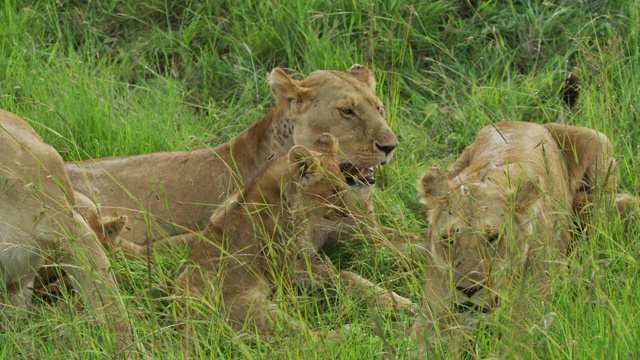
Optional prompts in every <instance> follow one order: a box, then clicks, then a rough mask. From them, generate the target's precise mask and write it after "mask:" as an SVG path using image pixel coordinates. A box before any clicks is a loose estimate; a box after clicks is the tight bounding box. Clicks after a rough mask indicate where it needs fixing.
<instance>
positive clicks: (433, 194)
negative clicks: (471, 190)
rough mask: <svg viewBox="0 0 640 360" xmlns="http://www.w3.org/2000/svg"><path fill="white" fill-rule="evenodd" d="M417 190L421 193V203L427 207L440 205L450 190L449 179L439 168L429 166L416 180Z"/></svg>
mask: <svg viewBox="0 0 640 360" xmlns="http://www.w3.org/2000/svg"><path fill="white" fill-rule="evenodd" d="M417 187H418V192H420V195H422V203H423V204H425V205H426V207H427V209H433V208H435V207H437V206H439V205H442V204H443V203H444V201H445V199H446V197H447V194H448V193H449V190H451V181H449V179H447V176H446V175H445V173H444V171H443V170H442V169H440V168H436V167H430V168H428V169H427V170H425V172H424V173H423V174H422V177H421V178H420V180H419V181H418V186H417Z"/></svg>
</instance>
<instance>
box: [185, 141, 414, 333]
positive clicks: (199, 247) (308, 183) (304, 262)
mask: <svg viewBox="0 0 640 360" xmlns="http://www.w3.org/2000/svg"><path fill="white" fill-rule="evenodd" d="M336 154H337V148H336V143H335V140H334V137H333V136H332V135H330V134H324V135H322V136H321V138H320V139H319V140H318V141H317V143H316V144H315V145H314V147H313V148H312V149H311V150H310V149H308V148H306V147H304V146H302V145H295V146H293V147H292V148H291V149H290V150H289V151H288V154H285V155H284V156H281V157H279V158H278V159H275V160H274V161H272V162H271V163H270V165H269V166H267V167H266V168H265V169H263V171H262V172H261V173H259V174H257V175H256V176H255V177H253V178H251V179H247V183H246V185H245V187H244V189H243V190H241V191H239V192H237V193H236V194H234V195H232V196H231V197H229V198H228V199H227V200H226V202H225V203H224V205H223V206H222V207H220V208H219V209H218V210H216V211H215V212H214V213H213V215H212V216H211V217H210V220H209V223H208V225H207V227H206V228H205V229H204V231H203V233H202V236H201V237H198V238H197V239H196V240H195V241H194V243H193V244H192V245H191V248H190V250H189V258H188V261H187V263H186V265H185V268H184V269H183V271H182V273H181V274H180V275H179V276H178V278H177V279H176V283H175V287H176V293H177V294H179V295H180V296H183V297H185V298H186V300H185V303H186V304H187V306H189V304H191V305H193V304H200V306H201V307H200V310H199V311H204V312H205V313H206V314H209V312H210V311H211V310H210V307H211V306H214V307H216V308H217V309H218V310H214V311H219V312H220V313H222V314H224V316H227V317H228V319H229V321H230V324H231V325H232V327H233V328H234V330H236V331H245V332H248V333H253V334H256V335H259V336H260V338H268V337H270V336H272V335H273V334H274V327H275V326H276V325H275V322H276V321H280V324H279V326H281V327H282V326H284V327H285V328H287V329H289V330H298V331H299V330H301V329H302V328H303V327H301V326H300V325H299V324H298V322H296V321H295V320H294V319H293V318H292V317H291V316H289V315H288V314H286V313H284V312H283V311H282V310H281V309H280V308H279V307H278V305H276V303H275V302H274V300H273V299H272V298H271V296H272V293H273V292H274V291H273V289H274V288H275V287H278V286H280V287H283V286H291V285H295V284H300V283H308V282H310V281H319V282H322V281H330V280H337V279H338V278H339V279H341V280H342V281H343V282H344V284H345V286H348V287H354V286H355V287H358V288H361V289H362V288H364V289H366V290H367V291H370V292H371V294H372V295H373V299H374V302H375V303H376V304H377V305H379V306H382V307H385V308H387V309H389V308H393V307H395V306H397V307H399V308H405V309H410V308H411V307H412V306H413V305H412V304H411V302H410V301H409V300H407V299H405V298H403V297H400V296H399V295H397V294H396V293H394V292H390V291H386V290H384V289H382V288H380V287H378V286H376V285H374V284H373V283H371V282H370V281H368V280H365V279H363V278H361V277H360V276H358V275H356V274H354V273H352V272H349V271H336V270H335V269H334V268H333V267H331V266H329V264H327V263H325V261H323V259H322V258H321V257H320V255H319V254H318V252H317V250H318V249H319V248H320V247H321V246H322V244H323V241H324V240H323V238H322V236H318V233H317V230H318V226H320V225H321V223H322V222H323V221H325V220H332V221H335V220H337V219H339V218H341V217H345V216H348V214H349V211H348V209H347V208H346V207H348V206H352V205H353V199H351V196H352V194H351V192H350V191H349V190H348V186H347V184H346V182H345V180H344V178H343V175H342V173H341V170H340V167H339V165H338V164H337V163H336V162H335V160H334V159H335V157H336ZM202 304H207V305H206V306H204V308H203V307H202ZM215 304H219V305H215ZM190 308H191V309H197V308H198V306H190ZM197 312H198V310H192V311H190V312H189V313H190V314H196V313H197Z"/></svg>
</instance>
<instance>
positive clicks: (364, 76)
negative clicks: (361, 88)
mask: <svg viewBox="0 0 640 360" xmlns="http://www.w3.org/2000/svg"><path fill="white" fill-rule="evenodd" d="M349 74H351V75H353V76H354V77H355V78H356V79H358V80H360V82H362V83H363V84H364V85H365V86H366V87H368V88H370V89H371V90H375V88H376V78H375V77H373V75H372V74H371V72H370V71H369V69H368V68H367V67H366V66H364V65H360V64H355V65H353V66H351V68H350V69H349Z"/></svg>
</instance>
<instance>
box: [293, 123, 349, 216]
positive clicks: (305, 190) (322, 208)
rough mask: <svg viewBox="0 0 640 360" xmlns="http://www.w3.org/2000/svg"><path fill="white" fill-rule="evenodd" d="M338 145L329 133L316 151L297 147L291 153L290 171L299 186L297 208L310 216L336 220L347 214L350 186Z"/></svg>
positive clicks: (318, 142) (322, 139)
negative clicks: (338, 153)
mask: <svg viewBox="0 0 640 360" xmlns="http://www.w3.org/2000/svg"><path fill="white" fill-rule="evenodd" d="M336 153H337V143H336V140H335V138H334V137H333V135H331V134H328V133H325V134H323V135H322V136H321V137H320V138H319V139H318V140H317V141H316V142H315V144H314V146H313V148H312V149H308V148H306V147H304V146H302V145H296V146H294V147H293V148H291V150H290V151H289V155H288V160H289V170H290V172H291V175H292V177H293V180H294V182H295V183H296V184H297V186H296V193H295V199H296V209H297V210H304V211H305V213H306V214H307V215H308V216H309V217H314V218H325V219H329V218H335V217H340V216H345V215H344V210H345V208H344V201H345V196H347V195H348V193H349V191H348V185H347V183H346V182H345V180H344V177H343V175H342V172H341V171H340V167H339V166H338V164H337V163H336V162H335V160H334V158H335V156H336Z"/></svg>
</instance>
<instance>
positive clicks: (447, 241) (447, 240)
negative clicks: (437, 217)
mask: <svg viewBox="0 0 640 360" xmlns="http://www.w3.org/2000/svg"><path fill="white" fill-rule="evenodd" d="M454 240H455V236H443V237H442V238H441V241H442V245H444V246H446V247H449V246H453V245H454V242H455V241H454Z"/></svg>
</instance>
